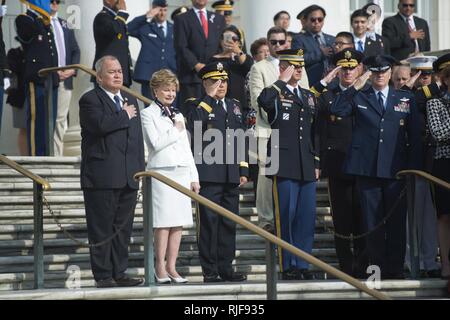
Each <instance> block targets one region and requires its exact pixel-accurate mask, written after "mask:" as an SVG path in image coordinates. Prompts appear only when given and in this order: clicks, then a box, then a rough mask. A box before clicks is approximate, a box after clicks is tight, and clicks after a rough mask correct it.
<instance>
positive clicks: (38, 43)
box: [15, 8, 59, 156]
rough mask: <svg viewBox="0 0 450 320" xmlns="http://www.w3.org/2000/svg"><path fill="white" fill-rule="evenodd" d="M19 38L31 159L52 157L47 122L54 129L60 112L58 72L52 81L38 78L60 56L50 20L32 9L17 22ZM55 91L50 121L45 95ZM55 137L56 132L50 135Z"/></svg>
mask: <svg viewBox="0 0 450 320" xmlns="http://www.w3.org/2000/svg"><path fill="white" fill-rule="evenodd" d="M15 26H16V30H17V36H18V38H19V40H20V42H21V43H22V47H23V51H24V56H25V66H24V70H25V74H24V80H25V86H26V92H25V95H26V102H25V103H26V108H27V138H28V147H29V155H30V156H49V155H51V149H52V147H53V142H51V143H50V145H49V144H48V142H49V141H53V140H52V139H49V137H48V134H49V132H47V129H46V127H47V122H48V121H49V120H50V121H52V123H53V124H51V127H54V124H55V121H56V113H57V101H58V100H57V91H58V88H57V87H58V85H59V78H58V75H57V73H56V72H55V73H52V74H50V75H49V78H50V80H49V81H46V79H45V78H42V77H39V75H38V72H39V70H40V69H43V68H50V67H57V66H58V54H57V52H56V46H55V44H54V43H55V41H54V37H53V33H52V30H51V27H50V21H49V20H48V19H47V18H45V17H44V16H43V15H42V14H41V13H39V12H37V11H35V10H33V9H31V8H29V9H28V10H27V12H26V13H25V14H20V15H18V16H17V18H16V20H15ZM50 92H52V100H53V101H52V104H53V108H52V112H53V115H52V117H51V119H49V114H48V109H47V106H46V96H47V95H48V94H49V93H50ZM50 135H51V137H52V138H53V132H52V133H51V134H50Z"/></svg>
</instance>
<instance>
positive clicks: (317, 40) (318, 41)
mask: <svg viewBox="0 0 450 320" xmlns="http://www.w3.org/2000/svg"><path fill="white" fill-rule="evenodd" d="M314 39H316V42H317V43H318V44H319V47H320V46H321V45H322V43H321V42H320V35H318V34H316V35H315V36H314Z"/></svg>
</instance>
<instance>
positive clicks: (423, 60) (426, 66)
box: [406, 56, 437, 74]
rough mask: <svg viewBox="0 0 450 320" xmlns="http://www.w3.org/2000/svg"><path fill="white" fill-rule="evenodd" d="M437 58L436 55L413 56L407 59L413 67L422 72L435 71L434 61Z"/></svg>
mask: <svg viewBox="0 0 450 320" xmlns="http://www.w3.org/2000/svg"><path fill="white" fill-rule="evenodd" d="M436 60H437V57H434V56H421V57H411V58H408V59H406V61H408V62H409V64H410V66H411V69H413V70H420V71H422V74H429V73H433V62H435V61H436Z"/></svg>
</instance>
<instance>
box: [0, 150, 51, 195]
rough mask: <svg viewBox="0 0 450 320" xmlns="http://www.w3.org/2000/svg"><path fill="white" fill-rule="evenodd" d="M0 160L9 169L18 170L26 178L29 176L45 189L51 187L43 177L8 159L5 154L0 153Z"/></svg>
mask: <svg viewBox="0 0 450 320" xmlns="http://www.w3.org/2000/svg"><path fill="white" fill-rule="evenodd" d="M0 162H3V163H4V164H6V165H7V166H8V167H10V168H11V169H14V170H16V171H17V172H19V173H20V174H21V175H23V176H25V177H27V178H30V179H31V180H33V181H34V182H36V183H38V184H40V185H41V186H42V188H43V189H44V190H45V191H50V190H51V189H52V187H51V185H50V183H49V182H48V181H47V180H45V179H44V178H42V177H40V176H38V175H37V174H34V173H33V172H31V171H30V170H27V169H25V168H24V167H22V166H21V165H20V164H18V163H17V162H15V161H12V160H10V159H8V158H7V157H6V156H4V155H2V154H0Z"/></svg>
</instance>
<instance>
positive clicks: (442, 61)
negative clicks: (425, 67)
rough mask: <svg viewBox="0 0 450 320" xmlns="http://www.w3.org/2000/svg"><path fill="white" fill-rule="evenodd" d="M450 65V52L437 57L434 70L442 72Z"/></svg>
mask: <svg viewBox="0 0 450 320" xmlns="http://www.w3.org/2000/svg"><path fill="white" fill-rule="evenodd" d="M448 66H450V53H447V54H445V55H443V56H442V57H440V58H439V59H437V60H436V61H435V62H434V64H433V67H434V71H436V72H441V71H442V70H444V69H445V68H447V67H448Z"/></svg>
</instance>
